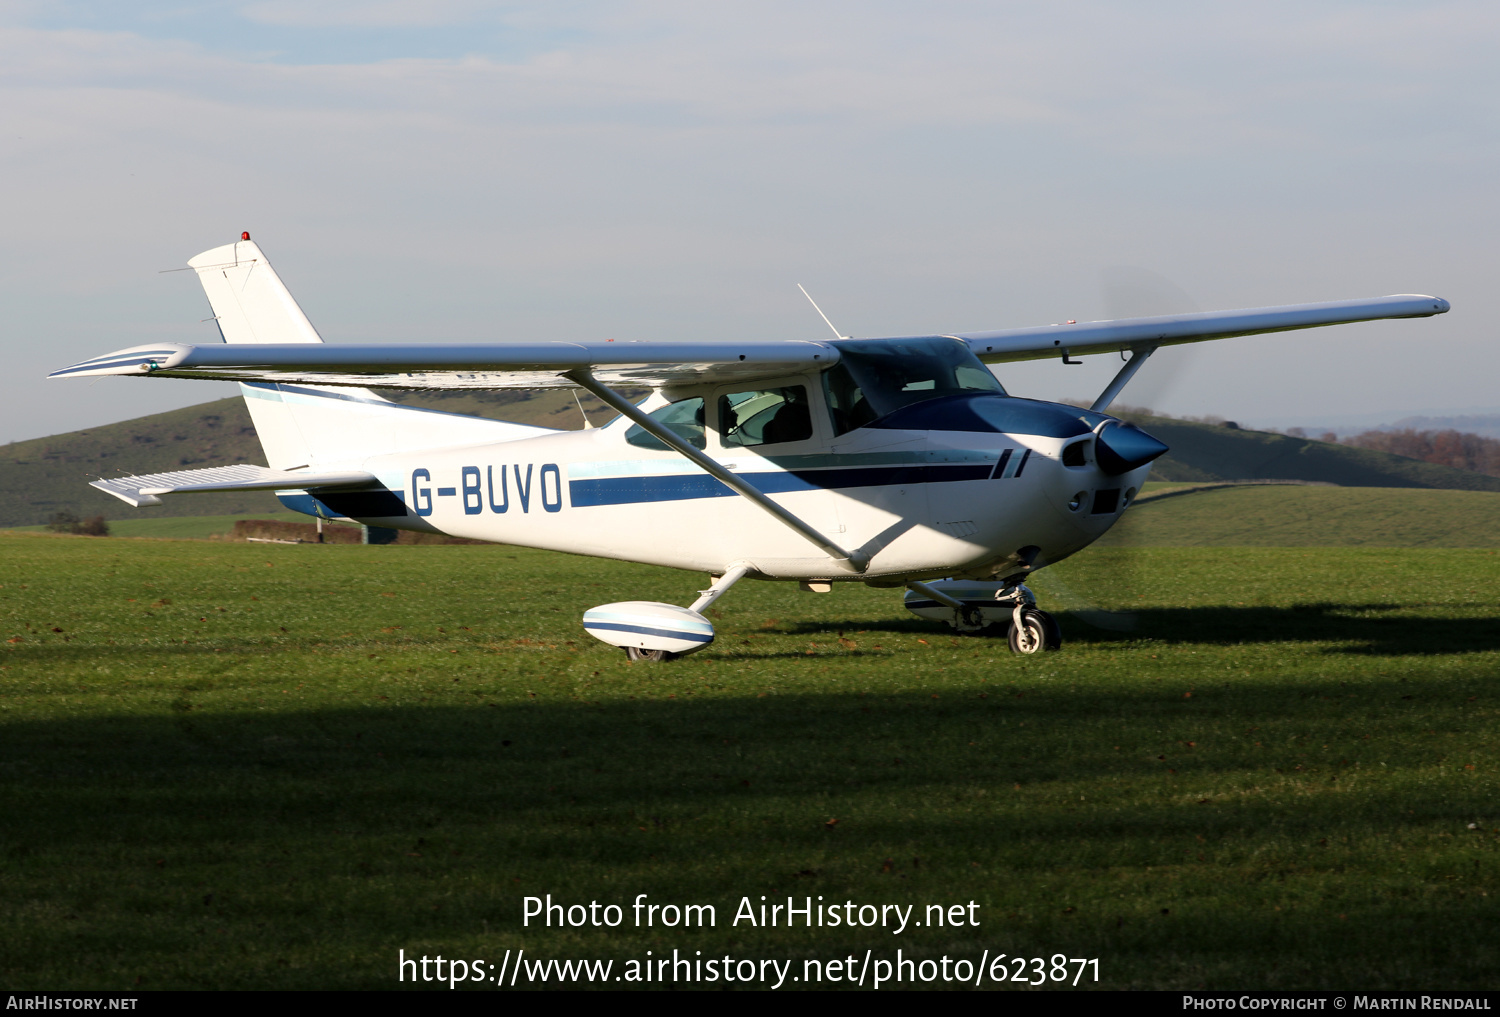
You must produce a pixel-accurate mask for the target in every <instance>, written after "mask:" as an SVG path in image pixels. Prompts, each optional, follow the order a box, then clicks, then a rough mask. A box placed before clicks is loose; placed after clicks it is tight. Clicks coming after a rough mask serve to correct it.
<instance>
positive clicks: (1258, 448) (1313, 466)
mask: <svg viewBox="0 0 1500 1017" xmlns="http://www.w3.org/2000/svg"><path fill="white" fill-rule="evenodd" d="M1125 416H1126V417H1127V419H1129V420H1132V421H1134V422H1135V423H1137V424H1139V425H1140V426H1141V427H1143V428H1145V429H1146V430H1147V431H1148V432H1150V433H1151V434H1153V435H1155V436H1156V437H1157V438H1160V439H1161V440H1162V441H1164V442H1166V443H1167V444H1168V445H1169V446H1171V449H1172V451H1171V452H1169V453H1167V454H1166V455H1165V456H1162V457H1161V458H1160V459H1158V460H1157V461H1156V465H1155V468H1154V469H1153V470H1152V472H1151V479H1153V480H1175V481H1207V480H1308V481H1314V482H1318V483H1327V484H1337V485H1339V486H1340V487H1421V488H1434V489H1447V490H1460V491H1500V477H1488V476H1485V475H1484V474H1482V473H1474V472H1472V471H1470V470H1459V469H1454V468H1453V467H1451V466H1440V465H1437V464H1435V463H1424V462H1421V461H1420V460H1416V459H1408V458H1406V457H1405V456H1398V455H1393V454H1391V453H1389V452H1379V451H1376V450H1374V449H1364V448H1352V447H1350V446H1348V445H1336V444H1333V443H1331V442H1325V441H1314V440H1313V439H1311V438H1293V437H1290V436H1288V435H1284V434H1273V433H1270V432H1267V431H1248V430H1242V429H1235V428H1228V427H1223V426H1219V425H1215V424H1201V423H1196V422H1194V421H1189V420H1176V419H1173V418H1171V417H1150V416H1144V415H1138V414H1126V415H1125Z"/></svg>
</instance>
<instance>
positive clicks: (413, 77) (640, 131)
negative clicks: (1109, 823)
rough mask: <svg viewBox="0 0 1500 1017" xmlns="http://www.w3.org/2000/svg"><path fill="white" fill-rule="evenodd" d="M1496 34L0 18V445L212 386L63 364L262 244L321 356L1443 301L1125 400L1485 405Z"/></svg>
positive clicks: (89, 11)
mask: <svg viewBox="0 0 1500 1017" xmlns="http://www.w3.org/2000/svg"><path fill="white" fill-rule="evenodd" d="M1497 36H1500V12H1497V11H1496V9H1495V8H1494V7H1493V5H1486V4H1482V3H1430V4H1423V3H1399V4H1397V3H1390V4H1379V3H1369V2H1362V3H1305V2H1304V3H1279V2H1263V3H1256V4H1241V3H1223V4H1214V5H1205V4H1201V3H1149V2H1148V3H1140V4H1131V5H1122V4H1113V3H1069V2H1061V3H1053V4H1046V5H1036V4H1028V3H1014V4H1010V3H1000V2H983V3H980V2H972V3H971V2H933V3H927V4H923V5H921V6H920V7H918V6H917V5H912V4H904V3H886V2H880V0H866V2H860V3H842V2H829V3H814V4H807V3H796V4H794V3H780V2H775V0H759V2H756V3H734V2H725V3H716V4H701V3H700V4H693V3H669V2H652V3H590V2H572V3H566V2H564V3H548V4H536V3H479V2H464V0H448V2H443V0H428V2H425V3H407V2H404V0H389V2H375V3H353V2H347V3H346V2H314V0H303V2H289V0H288V2H282V0H262V2H249V3H235V2H220V3H190V2H183V3H138V4H129V5H125V4H118V3H25V2H5V0H0V181H3V184H4V187H3V189H0V202H3V208H4V221H5V223H6V230H5V233H4V235H3V239H0V298H3V307H4V313H3V317H0V344H3V348H4V349H5V352H6V354H7V357H8V360H9V362H10V368H11V369H10V370H9V371H8V372H7V373H6V375H5V379H4V381H3V382H0V384H3V385H4V386H5V388H4V393H3V394H4V399H0V425H3V426H0V440H17V439H22V438H29V437H36V436H39V435H43V434H48V433H57V432H61V431H67V430H72V429H74V428H77V427H82V426H87V425H90V424H99V423H105V422H109V421H112V420H118V419H122V418H125V417H128V416H135V415H142V414H145V413H150V412H154V411H156V410H160V409H166V408H170V407H173V406H181V405H188V404H190V403H193V402H199V401H204V400H206V399H209V398H217V397H218V396H219V395H220V394H221V392H222V391H223V389H222V388H221V387H219V386H213V385H207V384H202V383H195V382H174V381H144V380H141V381H137V380H126V379H105V380H101V381H99V382H97V383H94V384H92V385H91V384H89V383H82V382H45V383H44V382H42V381H41V380H40V378H41V376H42V375H44V374H45V373H46V372H47V371H49V370H51V369H53V368H56V367H59V366H63V365H66V364H68V363H71V362H74V361H77V360H80V359H83V358H85V357H87V356H91V355H94V354H98V353H102V352H107V351H109V350H112V349H117V348H120V347H124V346H129V345H134V344H137V343H142V342H148V341H154V340H158V339H168V340H177V341H193V340H194V339H200V338H206V337H207V336H209V335H211V332H209V331H208V330H209V329H210V327H211V326H209V325H205V324H203V323H202V322H201V321H200V319H202V318H204V317H206V316H207V312H206V310H205V306H206V305H205V303H204V300H203V297H202V295H201V293H200V292H198V291H197V288H196V283H195V281H194V280H193V278H192V276H191V273H170V274H158V273H159V270H161V269H168V268H173V267H177V266H180V265H182V264H183V263H184V262H185V261H186V259H187V258H188V257H191V256H192V255H193V254H196V253H197V252H199V251H201V250H205V249H207V248H209V247H213V246H217V245H218V244H221V243H224V242H226V241H227V240H229V239H232V238H233V237H235V236H237V235H238V233H239V231H240V230H242V229H248V230H250V231H252V233H254V235H255V237H256V239H257V240H258V241H259V242H260V243H261V245H262V247H263V248H264V249H265V250H266V252H267V253H268V255H269V256H270V257H271V259H272V260H273V262H274V263H275V264H276V265H277V268H278V270H279V271H280V272H281V274H282V276H283V278H284V279H285V280H286V282H287V284H288V285H289V287H290V288H291V290H292V292H293V293H294V294H295V295H296V296H297V297H298V299H299V300H300V301H301V302H302V304H303V307H304V309H305V310H306V311H307V312H308V315H309V317H310V318H311V319H312V320H313V323H314V324H315V325H316V326H318V328H319V329H320V330H321V331H322V332H323V334H324V336H325V338H327V339H328V340H329V341H355V340H396V339H417V340H421V339H459V340H469V339H473V340H478V339H491V340H504V339H538V338H565V339H573V338H606V337H618V338H646V337H652V338H663V339H696V338H703V337H714V336H723V337H756V338H777V337H787V338H797V337H807V336H818V335H820V334H821V333H822V331H823V330H824V326H823V324H822V322H821V321H820V320H819V319H818V318H817V317H816V316H815V315H813V314H812V312H811V309H810V308H808V307H807V305H806V303H805V301H803V299H802V297H801V295H800V294H799V293H798V292H797V291H796V288H795V284H796V283H798V282H800V283H803V284H804V285H806V286H807V287H808V288H809V290H810V291H811V292H812V293H813V295H814V296H815V297H817V299H818V300H819V302H820V304H822V306H823V308H824V310H825V311H827V312H828V313H829V315H830V317H832V318H833V320H834V322H835V323H836V324H837V325H838V326H839V328H840V329H842V330H844V331H846V332H851V333H854V334H861V335H890V334H902V333H912V332H932V331H951V330H958V329H980V328H1000V327H1006V326H1011V325H1032V324H1041V323H1046V322H1050V321H1060V320H1065V319H1068V318H1075V319H1079V320H1085V319H1089V318H1097V317H1102V316H1107V315H1113V314H1118V313H1121V312H1122V311H1124V310H1130V309H1138V310H1151V309H1153V308H1160V309H1163V310H1171V309H1179V308H1180V307H1181V306H1182V305H1183V304H1184V303H1185V302H1186V303H1188V304H1190V305H1193V306H1196V307H1198V308H1202V309H1213V308H1220V307H1245V306H1258V305H1265V304H1277V303H1288V302H1296V301H1305V300H1323V299H1341V298H1346V297H1358V296H1373V295H1379V294H1384V293H1394V292H1427V293H1436V294H1438V295H1440V296H1444V297H1447V298H1448V299H1450V300H1451V301H1452V302H1453V305H1454V310H1453V312H1452V313H1451V314H1449V315H1447V316H1446V317H1444V318H1441V319H1432V320H1425V321H1416V322H1395V323H1381V324H1377V325H1370V326H1349V327H1344V328H1339V329H1331V330H1323V331H1319V332H1308V333H1300V334H1294V335H1287V336H1278V337H1265V338H1253V339H1245V340H1233V341H1228V342H1223V343H1216V344H1211V345H1207V346H1204V347H1199V348H1196V349H1195V350H1194V351H1193V352H1192V353H1191V354H1190V355H1189V356H1185V357H1184V356H1177V357H1176V358H1175V359H1176V360H1178V361H1179V362H1178V363H1175V364H1169V363H1168V362H1167V358H1168V357H1169V356H1172V355H1173V354H1175V353H1178V352H1179V351H1167V352H1165V353H1163V354H1162V355H1161V357H1160V358H1159V360H1160V363H1158V361H1153V362H1152V364H1151V365H1150V367H1148V368H1147V369H1146V370H1144V371H1143V372H1142V374H1141V376H1140V378H1139V379H1138V381H1137V382H1136V383H1134V384H1133V385H1132V387H1131V388H1130V389H1128V390H1127V392H1126V395H1125V396H1124V401H1126V402H1148V403H1152V404H1155V405H1157V406H1158V407H1159V408H1162V409H1165V410H1168V411H1174V412H1179V413H1192V414H1203V413H1218V414H1222V415H1224V416H1227V417H1231V418H1234V419H1238V420H1241V421H1242V422H1246V423H1251V424H1254V423H1267V424H1279V425H1282V426H1285V425H1290V424H1295V423H1299V422H1309V423H1311V422H1315V421H1321V420H1326V419H1329V418H1332V417H1338V416H1358V415H1369V414H1374V415H1377V416H1379V415H1389V418H1390V419H1395V418H1396V417H1400V416H1404V415H1408V414H1411V413H1420V412H1426V413H1433V412H1439V411H1446V412H1457V411H1474V410H1478V409H1494V410H1497V411H1500V397H1497V396H1495V395H1494V394H1493V387H1494V386H1493V382H1492V379H1493V377H1494V376H1495V375H1496V373H1497V368H1500V357H1497V354H1496V353H1495V347H1494V344H1493V342H1492V340H1491V338H1490V332H1491V325H1490V323H1491V322H1493V321H1494V320H1495V319H1496V315H1497V313H1500V296H1497V295H1496V293H1495V287H1494V285H1493V284H1492V281H1491V276H1492V275H1493V274H1494V267H1495V266H1494V262H1495V258H1494V255H1493V253H1492V252H1493V251H1494V248H1495V244H1494V242H1493V240H1492V238H1493V237H1494V236H1495V235H1496V227H1497V225H1500V223H1497V222H1496V220H1497V199H1496V197H1495V195H1494V193H1493V192H1494V190H1495V188H1494V185H1493V181H1494V180H1495V179H1497V173H1496V170H1497V169H1500V166H1497V156H1500V151H1497V148H1500V132H1497V130H1496V128H1497V126H1500V124H1497V119H1500V118H1497V110H1496V105H1497V102H1500V87H1497V85H1500V82H1497V80H1496V78H1497V77H1500V71H1497V69H1496V66H1495V61H1494V60H1493V58H1492V54H1493V53H1494V52H1495V50H1496V43H1497V42H1500V39H1497ZM1111 293H1113V294H1114V296H1113V297H1111V296H1110V294H1111ZM1112 370H1113V368H1112V367H1111V366H1110V365H1109V364H1107V363H1104V362H1103V358H1100V362H1099V363H1090V364H1086V365H1085V366H1083V367H1063V366H1061V365H1059V364H1053V363H1046V364H1036V365H1027V366H1024V367H1017V368H1012V369H1008V370H1006V371H1004V372H1002V375H1003V377H1004V380H1005V381H1006V382H1007V385H1008V386H1009V387H1010V388H1012V390H1016V391H1019V392H1021V393H1023V394H1030V395H1038V396H1042V397H1048V398H1055V397H1062V396H1085V397H1087V396H1092V395H1093V394H1094V393H1095V392H1096V391H1097V390H1098V389H1099V388H1101V387H1102V386H1103V384H1104V381H1105V380H1106V379H1107V376H1108V375H1109V374H1110V373H1111V372H1112Z"/></svg>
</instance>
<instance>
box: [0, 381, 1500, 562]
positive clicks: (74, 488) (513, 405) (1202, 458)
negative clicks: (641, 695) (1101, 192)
mask: <svg viewBox="0 0 1500 1017" xmlns="http://www.w3.org/2000/svg"><path fill="white" fill-rule="evenodd" d="M387 394H388V395H389V396H390V397H391V398H393V399H396V400H397V401H400V402H403V403H407V404H410V405H418V406H425V407H428V408H431V409H438V410H444V411H447V412H452V413H472V414H474V415H476V416H483V417H491V418H495V419H500V420H514V421H517V422H519V423H524V424H536V425H539V426H543V427H553V428H558V429H563V430H571V429H575V428H578V427H579V426H581V425H582V423H583V419H582V415H581V414H580V413H579V410H578V405H577V403H575V401H574V398H573V395H572V393H570V392H566V391H554V390H541V391H507V392H453V393H442V392H390V393H387ZM637 394H643V393H637ZM582 402H583V405H584V408H585V409H586V410H587V411H588V413H589V417H590V419H591V420H592V421H593V422H594V423H595V424H604V423H606V422H607V421H608V420H610V419H612V418H613V416H614V414H613V412H612V411H610V410H608V409H607V408H606V407H604V406H603V405H602V404H600V403H599V402H598V401H597V400H595V399H594V398H593V397H592V396H583V397H582ZM1132 419H1134V420H1136V422H1137V423H1139V424H1140V425H1141V426H1142V427H1144V428H1146V430H1148V431H1149V432H1151V433H1152V434H1154V435H1156V436H1157V437H1158V438H1160V439H1161V440H1162V441H1165V442H1166V443H1167V444H1168V445H1170V446H1172V451H1171V453H1169V454H1168V455H1166V456H1164V457H1162V458H1161V459H1160V460H1158V462H1157V466H1156V469H1155V470H1154V471H1153V474H1152V475H1153V478H1154V479H1157V480H1167V481H1200V482H1201V481H1214V480H1240V479H1245V480H1249V479H1285V480H1307V481H1321V482H1326V483H1332V484H1338V485H1340V486H1343V487H1365V488H1368V487H1378V488H1431V489H1448V490H1461V491H1497V492H1500V477H1488V476H1485V475H1483V474H1480V473H1473V472H1470V471H1468V470H1458V469H1453V468H1452V467H1448V466H1437V465H1434V464H1431V463H1424V462H1420V461H1418V460H1415V459H1408V458H1406V457H1404V456H1397V455H1391V454H1390V453H1387V452H1377V451H1374V450H1371V449H1359V448H1350V447H1348V446H1345V445H1335V444H1330V443H1327V442H1320V441H1312V440H1309V439H1306V438H1289V437H1287V436H1285V435H1280V434H1270V433H1267V432H1263V431H1246V430H1235V429H1231V428H1226V427H1220V426H1215V425H1212V424H1201V423H1194V422H1192V421H1185V420H1175V419H1172V418H1167V417H1149V416H1138V417H1132ZM233 463H255V464H260V465H264V463H265V459H264V457H263V456H262V454H261V449H260V442H259V441H258V440H257V439H256V437H255V428H254V426H253V425H252V424H251V422H250V415H249V413H248V412H246V410H245V406H244V401H243V400H241V399H238V398H233V399H223V400H220V401H218V402H212V403H204V404H203V405H201V406H190V407H188V408H186V409H181V410H172V411H170V412H167V413H158V414H154V415H152V416H149V417H141V418H139V419H136V420H127V421H123V422H121V423H118V424H110V425H108V426H106V427H94V428H90V429H89V430H87V431H74V432H72V433H71V434H60V435H53V436H51V437H48V438H36V439H33V440H31V441H21V442H13V443H11V444H10V445H6V446H3V447H0V526H29V525H36V524H40V523H45V522H46V521H47V520H48V519H49V518H50V517H51V516H52V515H53V513H55V512H59V511H63V510H66V511H69V512H73V513H74V514H76V515H79V516H94V515H103V516H104V517H105V518H107V519H111V520H127V519H128V520H148V519H163V518H177V517H182V516H240V517H243V516H247V515H253V516H258V517H264V516H268V515H271V514H274V513H276V512H278V511H280V510H281V506H280V504H279V503H278V502H277V501H276V499H275V498H274V496H272V495H270V494H211V495H210V494H205V495H195V496H193V497H191V498H177V499H167V502H166V504H163V505H158V506H154V507H151V508H145V509H132V508H129V507H128V506H126V505H124V504H123V503H121V502H119V501H117V500H116V499H114V498H111V497H110V496H108V495H106V494H103V493H101V492H99V491H96V490H94V489H93V488H91V487H89V486H88V482H89V481H90V480H91V479H93V478H94V477H97V476H100V475H105V476H109V475H116V474H119V473H153V472H161V471H165V470H180V469H202V468H206V467H210V466H227V465H230V464H233ZM1299 497H1300V496H1299ZM1461 546H1477V545H1461ZM1485 546H1487V545H1485Z"/></svg>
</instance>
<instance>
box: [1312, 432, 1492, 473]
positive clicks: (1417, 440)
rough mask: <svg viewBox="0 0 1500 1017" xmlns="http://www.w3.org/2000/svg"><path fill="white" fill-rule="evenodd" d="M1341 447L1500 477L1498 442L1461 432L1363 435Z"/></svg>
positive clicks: (1349, 438)
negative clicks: (1403, 457) (1346, 446)
mask: <svg viewBox="0 0 1500 1017" xmlns="http://www.w3.org/2000/svg"><path fill="white" fill-rule="evenodd" d="M1340 444H1343V445H1353V446H1355V447H1356V448H1369V449H1374V450H1375V451H1377V452H1390V453H1392V454H1394V455H1398V456H1406V457H1407V458H1409V459H1420V460H1422V462H1424V463H1437V464H1439V465H1440V466H1453V467H1456V468H1457V469H1460V470H1473V471H1474V472H1476V473H1485V474H1488V475H1489V476H1491V477H1500V441H1496V440H1495V439H1494V438H1485V437H1481V436H1480V435H1477V434H1468V433H1466V432H1463V431H1455V430H1452V429H1449V430H1444V431H1414V430H1412V429H1411V428H1407V429H1406V430H1403V431H1365V432H1363V433H1360V434H1355V435H1351V436H1350V437H1348V438H1342V439H1340Z"/></svg>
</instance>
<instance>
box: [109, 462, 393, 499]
mask: <svg viewBox="0 0 1500 1017" xmlns="http://www.w3.org/2000/svg"><path fill="white" fill-rule="evenodd" d="M379 485H380V482H379V481H378V480H376V479H375V475H374V474H373V473H364V472H361V471H359V470H342V471H340V472H338V473H310V472H302V471H299V470H270V469H267V468H266V467H264V466H249V465H245V466H215V467H213V468H212V469H207V470H178V471H176V472H173V473H148V474H146V475H144V476H140V477H113V478H111V479H109V480H96V481H94V482H93V483H92V484H90V485H89V486H90V487H97V488H98V489H99V490H101V491H103V492H104V493H105V494H112V495H114V496H115V497H116V498H119V499H120V500H121V501H123V502H125V503H126V504H127V505H132V506H134V507H135V508H141V507H142V506H145V505H160V504H161V498H160V495H163V494H187V493H191V492H202V491H289V490H307V489H309V488H317V489H319V490H327V489H330V488H332V489H342V490H359V489H361V488H367V487H378V486H379Z"/></svg>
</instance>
